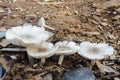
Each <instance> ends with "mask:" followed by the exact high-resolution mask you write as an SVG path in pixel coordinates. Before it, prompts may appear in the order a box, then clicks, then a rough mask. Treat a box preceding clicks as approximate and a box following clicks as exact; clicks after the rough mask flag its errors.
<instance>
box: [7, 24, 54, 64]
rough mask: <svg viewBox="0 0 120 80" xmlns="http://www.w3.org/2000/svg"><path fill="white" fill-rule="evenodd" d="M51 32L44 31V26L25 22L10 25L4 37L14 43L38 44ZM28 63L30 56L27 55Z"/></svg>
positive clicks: (23, 44)
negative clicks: (21, 24) (19, 24)
mask: <svg viewBox="0 0 120 80" xmlns="http://www.w3.org/2000/svg"><path fill="white" fill-rule="evenodd" d="M52 35H53V34H52V33H51V32H48V31H46V30H45V29H44V28H40V27H37V26H32V25H31V24H25V25H23V26H17V27H12V28H11V29H8V30H7V32H6V36H5V37H6V39H7V40H8V41H9V42H10V43H12V44H15V45H19V46H23V47H29V46H39V45H40V43H42V42H45V41H46V40H48V39H49V38H50V37H51V36H52ZM28 58H29V61H30V63H32V62H33V60H32V58H31V57H30V56H29V55H28ZM31 61H32V62H31Z"/></svg>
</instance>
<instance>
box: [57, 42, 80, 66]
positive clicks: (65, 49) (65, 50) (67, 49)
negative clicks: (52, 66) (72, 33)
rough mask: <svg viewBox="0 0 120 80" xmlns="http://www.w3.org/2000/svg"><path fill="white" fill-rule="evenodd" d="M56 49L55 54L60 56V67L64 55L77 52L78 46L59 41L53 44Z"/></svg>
mask: <svg viewBox="0 0 120 80" xmlns="http://www.w3.org/2000/svg"><path fill="white" fill-rule="evenodd" d="M55 46H56V47H58V49H57V51H56V52H55V53H56V54H57V55H60V58H59V61H58V64H59V65H61V64H62V61H63V59H64V55H70V54H74V53H76V52H77V50H78V49H79V46H77V45H76V43H75V42H72V41H71V42H68V41H63V42H61V41H59V42H57V43H56V44H55Z"/></svg>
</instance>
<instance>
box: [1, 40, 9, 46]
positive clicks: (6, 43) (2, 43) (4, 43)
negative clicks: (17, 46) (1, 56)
mask: <svg viewBox="0 0 120 80" xmlns="http://www.w3.org/2000/svg"><path fill="white" fill-rule="evenodd" d="M9 44H10V43H9V42H8V41H7V40H6V39H4V40H3V41H2V42H1V43H0V45H1V46H3V47H6V46H8V45H9Z"/></svg>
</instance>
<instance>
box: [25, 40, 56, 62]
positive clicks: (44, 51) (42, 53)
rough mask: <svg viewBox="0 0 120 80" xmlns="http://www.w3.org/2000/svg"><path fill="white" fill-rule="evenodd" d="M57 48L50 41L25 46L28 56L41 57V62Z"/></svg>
mask: <svg viewBox="0 0 120 80" xmlns="http://www.w3.org/2000/svg"><path fill="white" fill-rule="evenodd" d="M56 50H57V47H55V46H54V45H53V44H52V43H49V42H43V43H41V44H40V46H36V47H32V46H30V47H27V53H28V54H29V56H31V57H33V58H36V59H39V58H41V63H42V64H44V63H45V58H48V57H50V56H52V55H54V53H55V51H56Z"/></svg>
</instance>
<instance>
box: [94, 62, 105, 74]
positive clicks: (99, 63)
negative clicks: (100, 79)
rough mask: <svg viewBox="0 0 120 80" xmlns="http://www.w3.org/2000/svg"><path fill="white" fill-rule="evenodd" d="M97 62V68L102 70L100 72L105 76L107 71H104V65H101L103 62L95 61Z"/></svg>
mask: <svg viewBox="0 0 120 80" xmlns="http://www.w3.org/2000/svg"><path fill="white" fill-rule="evenodd" d="M95 62H96V65H97V67H98V68H99V69H100V72H101V73H102V74H105V71H104V69H103V67H102V66H103V65H102V64H101V62H100V61H95Z"/></svg>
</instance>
